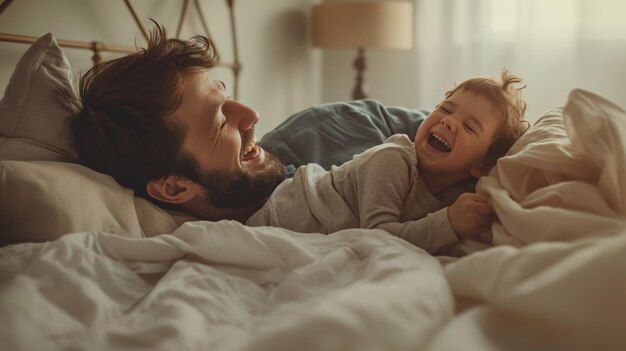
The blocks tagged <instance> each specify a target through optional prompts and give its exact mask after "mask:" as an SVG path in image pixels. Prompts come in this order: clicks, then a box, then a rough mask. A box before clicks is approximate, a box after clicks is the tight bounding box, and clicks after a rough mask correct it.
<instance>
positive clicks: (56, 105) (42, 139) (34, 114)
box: [0, 33, 77, 161]
mask: <svg viewBox="0 0 626 351" xmlns="http://www.w3.org/2000/svg"><path fill="white" fill-rule="evenodd" d="M71 93H72V84H71V70H70V65H69V63H68V61H67V58H66V57H65V55H64V54H63V51H61V48H60V47H59V45H58V44H57V42H56V40H55V39H54V36H53V35H52V34H51V33H48V34H46V35H44V36H43V37H41V38H39V39H38V40H37V41H36V42H35V43H33V44H32V45H31V46H30V48H29V49H28V50H27V51H26V53H25V54H24V55H23V56H22V57H21V59H20V60H19V62H18V63H17V66H16V67H15V71H14V72H13V75H12V76H11V79H10V80H9V84H8V85H7V87H6V90H5V93H4V97H3V98H2V101H0V160H56V161H75V160H76V159H77V154H76V152H75V150H74V148H73V147H72V144H71V141H70V137H69V123H68V121H69V120H68V116H69V114H70V112H69V109H68V108H67V107H66V106H65V105H64V104H62V103H61V102H60V101H59V98H58V96H59V94H71Z"/></svg>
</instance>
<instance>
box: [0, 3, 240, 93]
mask: <svg viewBox="0 0 626 351" xmlns="http://www.w3.org/2000/svg"><path fill="white" fill-rule="evenodd" d="M199 1H200V0H182V1H181V6H182V8H181V12H180V18H179V21H178V27H177V30H176V38H179V37H180V34H181V29H182V27H183V24H184V23H185V20H186V19H187V18H188V17H187V16H188V13H189V12H190V10H189V7H190V2H193V6H194V8H193V10H192V11H193V12H195V13H196V14H197V15H198V17H199V20H200V23H201V24H202V27H203V30H204V33H202V34H203V35H205V36H206V37H208V38H211V34H210V31H209V26H208V24H207V21H206V17H205V15H204V13H203V10H202V7H201V6H200V3H199ZM224 1H225V2H226V4H227V5H228V6H227V7H228V17H229V22H230V32H231V38H232V48H233V53H232V54H233V55H232V61H227V62H221V63H220V64H219V66H221V67H225V68H227V69H230V70H231V71H232V74H233V83H234V84H233V98H234V99H237V97H238V91H239V72H240V71H241V63H240V61H239V49H238V41H237V30H236V28H237V26H236V23H235V9H234V5H235V4H234V3H235V0H224ZM12 2H13V0H3V1H2V3H0V17H1V16H2V14H3V13H4V12H5V10H6V9H7V8H8V7H9V6H10V5H11V3H12ZM123 2H124V4H125V5H126V7H127V8H128V11H129V12H130V14H131V15H132V18H133V20H134V21H135V23H136V24H137V27H138V28H139V31H140V33H141V35H143V37H144V39H146V40H147V39H148V30H147V29H146V28H145V26H144V25H143V20H142V18H141V16H140V15H139V14H138V13H137V11H136V10H135V8H134V6H133V5H132V3H131V0H123ZM37 39H38V38H37V37H34V36H28V35H21V34H19V33H0V42H13V43H24V44H32V43H34V42H35V41H36V40H37ZM57 42H58V43H59V45H60V46H61V47H67V48H75V49H86V50H91V51H92V53H93V55H92V57H91V59H92V61H93V63H94V64H96V63H98V62H100V61H101V60H102V56H101V55H100V53H101V52H117V53H132V52H135V51H136V50H137V49H136V48H133V47H129V46H124V45H117V44H111V43H102V42H99V41H80V40H72V39H59V38H57Z"/></svg>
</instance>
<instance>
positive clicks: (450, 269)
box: [0, 90, 626, 351]
mask: <svg viewBox="0 0 626 351" xmlns="http://www.w3.org/2000/svg"><path fill="white" fill-rule="evenodd" d="M559 111H560V110H558V111H552V112H553V113H548V114H547V117H546V118H545V119H542V121H540V125H539V127H538V128H535V129H534V130H531V131H530V132H529V133H528V134H527V135H526V136H525V137H524V143H520V144H519V145H516V148H517V149H516V150H513V151H515V153H514V154H513V155H512V156H510V157H507V158H505V159H503V160H502V162H500V163H499V164H498V166H497V169H496V170H495V171H494V172H492V174H490V176H489V177H486V178H483V180H481V183H480V184H479V190H480V191H483V192H487V193H489V194H490V195H491V196H492V198H493V201H494V206H495V208H496V211H497V213H498V216H499V220H498V221H497V222H496V223H495V224H494V226H493V228H492V229H493V230H492V231H493V234H494V243H495V244H497V245H496V246H495V247H492V248H489V249H487V250H483V251H479V252H475V253H472V254H469V255H467V256H465V257H462V258H460V259H446V258H439V260H437V259H435V258H434V257H432V256H429V255H428V254H426V253H425V252H424V251H422V250H421V249H418V248H415V247H413V246H411V245H410V244H408V243H405V242H403V241H401V240H400V239H397V238H395V237H393V236H391V235H389V234H387V233H385V232H382V231H378V230H365V229H355V230H346V231H341V232H337V233H333V234H330V235H326V236H323V235H316V234H297V233H293V232H289V231H286V230H283V229H279V228H266V227H259V228H249V227H245V226H243V225H241V224H238V223H236V222H230V221H222V222H217V223H209V222H190V223H187V224H185V225H183V226H181V227H180V228H179V229H177V230H176V231H175V232H173V233H171V234H166V235H162V236H158V237H153V238H128V237H123V236H120V235H115V234H108V233H102V232H85V233H76V234H71V235H66V236H64V237H62V238H61V239H59V240H57V241H54V242H49V243H44V244H17V245H13V246H8V247H4V248H1V249H0V326H1V328H0V348H2V349H6V350H59V349H81V350H82V349H93V350H104V349H123V350H127V349H145V350H156V349H159V350H435V351H439V350H624V349H626V333H625V332H624V328H625V327H626V303H625V302H624V301H625V299H626V206H625V201H626V185H625V179H626V169H625V165H626V156H625V155H626V112H624V111H623V110H621V109H619V108H618V107H616V106H614V105H612V104H610V103H608V102H606V101H605V100H602V99H600V98H598V97H596V96H593V95H590V94H588V93H585V92H582V91H578V90H577V91H574V92H572V94H571V95H570V98H569V101H568V104H567V106H566V107H565V109H564V113H563V116H564V117H563V118H564V122H565V127H563V122H561V121H560V120H559V118H560V112H559ZM546 131H549V132H550V133H546ZM542 135H543V136H542ZM546 136H549V137H550V138H546ZM600 156H602V157H600ZM121 234H123V233H121Z"/></svg>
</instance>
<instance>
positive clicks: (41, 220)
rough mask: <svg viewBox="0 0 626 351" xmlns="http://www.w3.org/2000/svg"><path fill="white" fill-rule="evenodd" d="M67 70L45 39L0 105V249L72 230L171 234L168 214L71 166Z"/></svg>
mask: <svg viewBox="0 0 626 351" xmlns="http://www.w3.org/2000/svg"><path fill="white" fill-rule="evenodd" d="M70 72H71V69H70V65H69V63H68V61H67V59H66V57H65V55H64V54H63V51H62V50H61V48H60V47H59V46H58V45H57V43H56V40H55V39H54V37H53V36H52V34H50V33H48V34H46V35H44V36H43V37H41V38H39V39H38V40H37V41H36V42H35V43H34V44H32V46H31V47H30V48H29V49H28V50H27V51H26V53H25V54H24V55H23V56H22V57H21V58H20V60H19V62H18V64H17V66H16V68H15V71H14V72H13V75H12V76H11V80H10V82H9V84H8V86H7V87H6V90H5V95H4V98H3V99H2V101H1V102H0V246H2V245H6V244H11V243H19V242H40V241H48V240H54V239H56V238H58V237H59V236H61V235H63V234H67V233H71V232H77V231H89V230H101V231H107V232H111V233H117V234H121V235H127V236H142V235H145V236H152V235H157V234H162V233H171V232H172V231H173V230H174V229H175V228H176V227H177V226H178V222H177V221H176V220H175V219H174V217H173V216H171V215H170V214H168V213H167V212H165V211H163V210H161V209H160V208H158V207H156V206H154V205H153V204H152V203H150V202H148V201H147V200H145V199H142V198H139V197H133V192H132V191H131V190H129V189H125V188H123V187H121V186H120V185H119V184H118V183H117V182H116V181H115V180H114V179H113V178H112V177H110V176H107V175H104V174H101V173H98V172H96V171H94V170H91V169H89V168H86V167H83V166H80V165H78V164H73V163H67V162H76V161H77V159H78V157H77V153H76V152H75V150H74V147H73V145H72V142H71V138H70V129H69V118H70V116H71V112H70V111H71V109H70V108H67V107H66V106H65V105H64V104H63V100H60V99H58V95H57V94H58V93H61V94H68V93H71V90H72V84H71V74H70ZM58 161H66V162H58Z"/></svg>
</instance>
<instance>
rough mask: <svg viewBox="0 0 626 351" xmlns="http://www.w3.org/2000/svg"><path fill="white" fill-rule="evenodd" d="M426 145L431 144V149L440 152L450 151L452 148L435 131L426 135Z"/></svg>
mask: <svg viewBox="0 0 626 351" xmlns="http://www.w3.org/2000/svg"><path fill="white" fill-rule="evenodd" d="M428 145H430V146H432V147H433V149H435V150H437V151H441V152H450V151H452V148H450V145H449V144H448V142H447V141H445V140H444V139H443V138H442V137H440V136H439V135H437V134H435V133H430V135H429V136H428Z"/></svg>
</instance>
